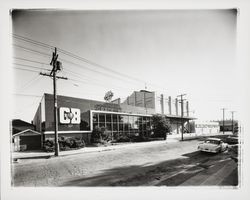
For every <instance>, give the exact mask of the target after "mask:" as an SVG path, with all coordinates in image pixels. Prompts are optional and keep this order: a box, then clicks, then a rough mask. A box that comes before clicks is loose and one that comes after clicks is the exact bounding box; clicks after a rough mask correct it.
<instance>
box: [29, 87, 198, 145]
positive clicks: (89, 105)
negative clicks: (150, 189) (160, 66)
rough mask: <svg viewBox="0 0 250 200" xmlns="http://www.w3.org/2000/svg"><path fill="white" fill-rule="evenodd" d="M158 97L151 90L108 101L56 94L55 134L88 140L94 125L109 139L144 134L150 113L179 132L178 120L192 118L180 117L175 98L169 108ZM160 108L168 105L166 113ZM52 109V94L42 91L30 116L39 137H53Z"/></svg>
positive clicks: (149, 121)
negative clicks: (40, 135) (41, 95)
mask: <svg viewBox="0 0 250 200" xmlns="http://www.w3.org/2000/svg"><path fill="white" fill-rule="evenodd" d="M161 98H162V99H160V101H158V99H157V97H156V95H155V92H149V91H145V90H142V91H136V92H134V93H133V94H132V95H130V96H129V97H128V98H127V99H126V100H125V101H124V102H121V101H120V99H117V100H114V101H112V102H109V103H107V102H102V101H95V100H88V99H81V98H74V97H67V96H60V95H58V96H57V102H58V105H57V106H58V134H59V137H60V136H65V137H67V136H69V137H82V138H84V140H85V141H86V142H90V137H91V133H92V131H93V129H94V128H95V127H105V129H106V130H107V131H109V132H110V133H111V134H112V138H113V139H116V138H117V137H119V136H120V135H138V134H143V135H148V134H151V132H152V126H151V124H152V122H151V118H152V115H153V114H162V115H164V116H165V117H166V118H168V119H169V120H170V124H171V126H172V133H173V134H178V133H180V128H181V123H182V120H183V121H184V122H188V121H189V120H191V119H193V118H192V117H190V116H189V114H188V112H185V113H187V114H185V115H184V116H183V117H181V115H180V112H179V111H178V107H179V105H178V102H177V101H176V105H175V106H174V107H173V108H172V106H171V105H172V102H170V103H169V102H167V103H165V104H164V99H163V95H162V96H161ZM168 99H169V97H168ZM170 99H171V98H170ZM169 105H170V106H169ZM164 107H168V109H167V110H168V112H167V113H165V111H166V109H165V110H164ZM53 108H54V102H53V95H52V94H44V96H43V98H42V100H41V102H40V104H39V107H38V109H37V112H36V114H35V116H34V119H33V124H34V125H35V127H36V128H35V130H36V131H38V132H41V133H42V137H43V140H46V139H48V138H54V111H53ZM176 110H177V111H176ZM169 111H170V112H169ZM171 112H173V113H174V114H170V113H171Z"/></svg>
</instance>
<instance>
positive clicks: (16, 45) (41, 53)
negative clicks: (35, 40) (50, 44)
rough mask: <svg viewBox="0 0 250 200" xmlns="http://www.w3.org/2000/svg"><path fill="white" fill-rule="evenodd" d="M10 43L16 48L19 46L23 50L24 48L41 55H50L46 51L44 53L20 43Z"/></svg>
mask: <svg viewBox="0 0 250 200" xmlns="http://www.w3.org/2000/svg"><path fill="white" fill-rule="evenodd" d="M12 45H13V46H15V47H18V48H20V49H23V50H25V51H29V52H34V53H37V54H40V55H43V56H47V57H49V56H50V55H49V54H47V53H44V52H41V51H37V50H34V49H30V48H27V47H24V46H22V45H18V44H12Z"/></svg>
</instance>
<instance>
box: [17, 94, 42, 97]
mask: <svg viewBox="0 0 250 200" xmlns="http://www.w3.org/2000/svg"><path fill="white" fill-rule="evenodd" d="M13 95H16V96H26V97H42V95H33V94H20V93H14V94H13Z"/></svg>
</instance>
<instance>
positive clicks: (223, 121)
mask: <svg viewBox="0 0 250 200" xmlns="http://www.w3.org/2000/svg"><path fill="white" fill-rule="evenodd" d="M222 110H223V120H222V131H223V134H224V133H225V130H224V129H225V110H226V108H222Z"/></svg>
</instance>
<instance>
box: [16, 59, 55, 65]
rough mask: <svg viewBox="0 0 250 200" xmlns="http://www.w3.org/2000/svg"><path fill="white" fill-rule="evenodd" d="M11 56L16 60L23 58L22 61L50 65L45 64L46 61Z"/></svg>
mask: <svg viewBox="0 0 250 200" xmlns="http://www.w3.org/2000/svg"><path fill="white" fill-rule="evenodd" d="M13 58H14V59H17V60H23V61H28V62H33V63H37V64H42V65H48V66H50V65H49V64H47V63H44V62H39V61H36V60H30V59H26V58H20V57H13Z"/></svg>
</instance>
